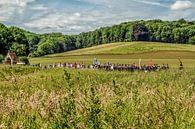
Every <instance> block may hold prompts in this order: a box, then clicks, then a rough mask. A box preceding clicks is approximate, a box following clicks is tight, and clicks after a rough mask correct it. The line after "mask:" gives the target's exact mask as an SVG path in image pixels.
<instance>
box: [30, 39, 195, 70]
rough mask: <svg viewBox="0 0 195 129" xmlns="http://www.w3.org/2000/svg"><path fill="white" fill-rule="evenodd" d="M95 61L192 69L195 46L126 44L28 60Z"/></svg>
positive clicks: (46, 62) (53, 61) (194, 59)
mask: <svg viewBox="0 0 195 129" xmlns="http://www.w3.org/2000/svg"><path fill="white" fill-rule="evenodd" d="M94 57H96V58H97V59H98V60H99V61H100V62H101V63H102V64H103V63H107V62H111V63H115V64H131V63H136V64H138V62H139V59H142V63H143V64H154V63H157V64H160V65H161V64H163V63H165V64H169V65H170V66H171V67H175V68H178V66H179V61H178V59H179V58H181V60H182V61H183V63H184V65H185V66H186V67H190V68H195V46H194V45H186V44H168V43H156V42H126V43H124V42H123V43H110V44H103V45H98V46H95V47H90V48H83V49H79V50H74V51H70V52H65V53H59V54H51V55H47V56H43V57H39V58H32V59H30V62H31V63H32V64H36V63H42V64H43V65H48V64H53V63H59V62H68V63H84V64H91V63H92V61H93V58H94Z"/></svg>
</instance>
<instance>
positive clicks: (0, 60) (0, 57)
mask: <svg viewBox="0 0 195 129" xmlns="http://www.w3.org/2000/svg"><path fill="white" fill-rule="evenodd" d="M3 60H4V57H3V55H1V54H0V63H1V62H2V61H3Z"/></svg>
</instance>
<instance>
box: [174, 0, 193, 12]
mask: <svg viewBox="0 0 195 129" xmlns="http://www.w3.org/2000/svg"><path fill="white" fill-rule="evenodd" d="M191 7H192V2H191V1H189V0H178V1H176V2H175V3H174V4H173V5H171V10H184V9H189V8H191Z"/></svg>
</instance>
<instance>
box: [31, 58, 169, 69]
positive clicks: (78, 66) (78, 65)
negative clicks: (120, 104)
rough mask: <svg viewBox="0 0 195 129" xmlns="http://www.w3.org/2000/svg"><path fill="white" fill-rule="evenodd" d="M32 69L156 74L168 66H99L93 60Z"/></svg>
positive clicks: (111, 64) (39, 65)
mask: <svg viewBox="0 0 195 129" xmlns="http://www.w3.org/2000/svg"><path fill="white" fill-rule="evenodd" d="M33 66H34V67H41V68H43V69H51V68H74V69H99V70H106V71H128V72H135V71H143V72H151V71H154V72H157V71H160V70H168V69H169V65H168V64H162V65H158V64H150V65H141V63H139V65H136V63H133V64H113V63H110V62H107V63H105V64H100V62H99V61H98V60H97V59H94V60H93V62H92V64H90V65H85V64H84V63H57V64H56V63H55V64H49V65H47V66H42V65H41V64H35V65H33Z"/></svg>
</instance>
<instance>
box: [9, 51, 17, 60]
mask: <svg viewBox="0 0 195 129" xmlns="http://www.w3.org/2000/svg"><path fill="white" fill-rule="evenodd" d="M8 55H9V56H10V57H11V58H12V59H14V60H15V59H17V55H16V53H15V52H8V54H7V56H8Z"/></svg>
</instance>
